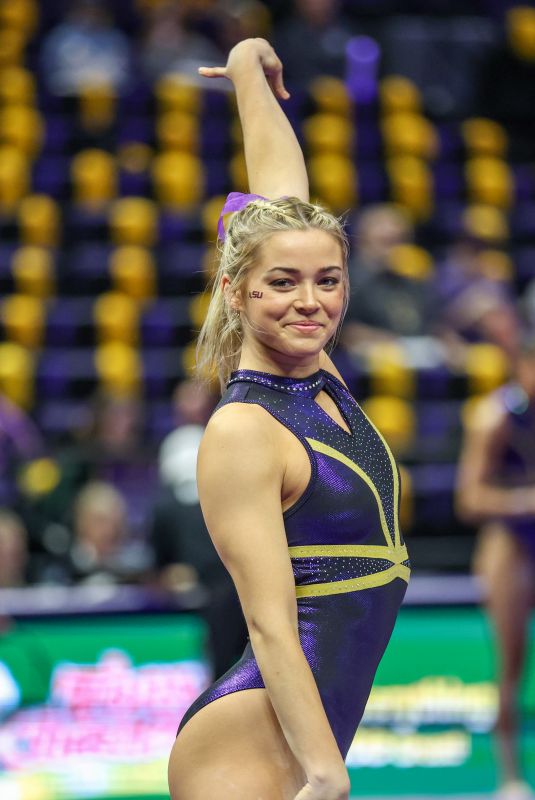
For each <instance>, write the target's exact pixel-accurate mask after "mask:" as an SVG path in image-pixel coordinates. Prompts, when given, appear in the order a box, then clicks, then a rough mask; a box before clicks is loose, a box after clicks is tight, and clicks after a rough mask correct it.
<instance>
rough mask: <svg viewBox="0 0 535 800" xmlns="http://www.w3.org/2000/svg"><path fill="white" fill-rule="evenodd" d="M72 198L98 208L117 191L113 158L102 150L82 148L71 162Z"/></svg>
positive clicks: (82, 203)
mask: <svg viewBox="0 0 535 800" xmlns="http://www.w3.org/2000/svg"><path fill="white" fill-rule="evenodd" d="M71 177H72V182H73V192H74V200H75V201H76V202H77V203H79V204H80V205H85V206H91V207H94V208H95V207H96V208H99V207H101V206H103V205H105V204H106V203H109V202H110V200H112V199H113V198H114V197H115V195H116V193H117V166H116V163H115V159H114V158H113V156H112V155H110V153H107V152H106V151H104V150H97V149H96V148H92V149H89V150H82V151H81V152H80V153H78V154H77V155H76V156H74V158H73V159H72V162H71Z"/></svg>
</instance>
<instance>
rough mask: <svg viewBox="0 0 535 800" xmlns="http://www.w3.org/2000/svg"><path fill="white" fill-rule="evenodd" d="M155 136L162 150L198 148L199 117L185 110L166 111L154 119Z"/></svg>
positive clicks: (192, 149)
mask: <svg viewBox="0 0 535 800" xmlns="http://www.w3.org/2000/svg"><path fill="white" fill-rule="evenodd" d="M156 136H157V139H158V142H159V144H160V148H161V149H162V150H181V151H184V152H186V153H194V154H196V153H197V152H198V150H199V141H200V130H199V118H198V116H196V115H195V114H188V113H186V112H185V111H166V112H165V113H164V114H160V116H159V117H158V119H157V121H156Z"/></svg>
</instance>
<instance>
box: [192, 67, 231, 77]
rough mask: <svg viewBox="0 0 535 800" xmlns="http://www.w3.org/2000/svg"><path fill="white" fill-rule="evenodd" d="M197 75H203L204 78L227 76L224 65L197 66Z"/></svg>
mask: <svg viewBox="0 0 535 800" xmlns="http://www.w3.org/2000/svg"><path fill="white" fill-rule="evenodd" d="M198 72H199V75H203V76H204V77H205V78H226V77H227V68H226V67H199V70H198Z"/></svg>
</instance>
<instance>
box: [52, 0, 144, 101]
mask: <svg viewBox="0 0 535 800" xmlns="http://www.w3.org/2000/svg"><path fill="white" fill-rule="evenodd" d="M41 61H42V66H43V76H44V79H45V81H46V83H47V86H48V88H49V90H50V91H51V92H52V93H53V94H58V95H73V94H77V93H78V92H79V90H80V88H81V87H82V86H89V85H90V86H96V85H99V84H106V85H111V86H113V87H114V89H116V90H117V91H121V90H124V89H125V88H126V86H127V83H128V80H129V72H130V66H131V63H130V49H129V43H128V39H127V37H126V36H125V34H124V33H122V31H120V30H118V29H117V28H114V27H113V24H112V22H111V19H110V15H109V13H108V10H107V8H106V6H105V5H104V3H102V2H100V0H77V1H76V2H75V3H73V5H72V7H71V9H70V11H69V13H68V15H67V18H66V20H65V21H64V22H62V23H61V24H60V25H58V26H57V27H56V28H54V29H53V30H52V31H51V32H50V33H49V34H48V36H47V37H46V39H45V40H44V42H43V45H42V51H41Z"/></svg>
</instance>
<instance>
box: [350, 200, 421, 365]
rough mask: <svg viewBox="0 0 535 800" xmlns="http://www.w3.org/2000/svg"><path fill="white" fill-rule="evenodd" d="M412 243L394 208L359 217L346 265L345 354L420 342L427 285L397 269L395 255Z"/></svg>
mask: <svg viewBox="0 0 535 800" xmlns="http://www.w3.org/2000/svg"><path fill="white" fill-rule="evenodd" d="M412 238H413V229H412V225H411V223H410V221H409V219H408V217H407V216H406V215H405V214H404V213H403V211H402V210H401V209H399V208H397V207H396V206H394V205H387V204H385V205H378V206H370V207H369V208H367V209H366V210H365V211H363V212H362V214H361V215H360V217H359V220H358V227H357V239H356V245H357V247H356V251H355V253H354V255H353V257H352V259H351V262H350V265H349V271H350V283H351V297H350V301H349V308H348V311H347V316H346V318H345V322H344V328H343V332H342V343H343V344H344V345H345V347H347V348H348V349H349V350H352V351H360V350H365V349H366V348H367V347H368V346H369V345H370V344H373V343H374V342H376V341H381V340H389V339H397V338H399V337H410V336H424V335H426V333H428V329H429V325H430V315H431V301H432V296H431V291H430V286H429V282H428V281H427V280H421V279H420V278H419V277H411V276H408V275H406V274H404V273H403V272H402V271H399V270H398V269H397V259H395V258H394V254H395V253H396V252H399V250H398V248H399V247H400V246H404V245H407V244H409V243H410V242H411V240H412Z"/></svg>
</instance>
